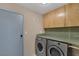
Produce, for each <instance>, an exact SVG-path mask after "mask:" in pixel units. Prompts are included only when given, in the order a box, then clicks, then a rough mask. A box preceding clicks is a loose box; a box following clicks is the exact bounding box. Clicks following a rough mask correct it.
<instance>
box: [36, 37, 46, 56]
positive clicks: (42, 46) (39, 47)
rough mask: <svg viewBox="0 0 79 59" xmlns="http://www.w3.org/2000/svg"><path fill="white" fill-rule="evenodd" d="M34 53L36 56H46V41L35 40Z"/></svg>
mask: <svg viewBox="0 0 79 59" xmlns="http://www.w3.org/2000/svg"><path fill="white" fill-rule="evenodd" d="M35 51H36V55H37V56H46V39H43V38H40V37H37V38H36V42H35Z"/></svg>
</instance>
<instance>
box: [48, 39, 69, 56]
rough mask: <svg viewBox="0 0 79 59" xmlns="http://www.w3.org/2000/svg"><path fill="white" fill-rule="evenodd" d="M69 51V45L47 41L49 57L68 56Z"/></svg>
mask: <svg viewBox="0 0 79 59" xmlns="http://www.w3.org/2000/svg"><path fill="white" fill-rule="evenodd" d="M67 50H68V45H67V44H65V43H61V42H57V41H53V40H47V56H67Z"/></svg>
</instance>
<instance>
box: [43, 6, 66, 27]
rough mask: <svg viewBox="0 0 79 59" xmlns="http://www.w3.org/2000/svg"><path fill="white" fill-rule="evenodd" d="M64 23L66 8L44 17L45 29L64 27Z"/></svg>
mask: <svg viewBox="0 0 79 59" xmlns="http://www.w3.org/2000/svg"><path fill="white" fill-rule="evenodd" d="M64 21H65V9H64V6H63V7H61V8H58V9H55V10H53V11H51V12H49V13H47V14H45V15H44V17H43V23H44V28H54V27H64Z"/></svg>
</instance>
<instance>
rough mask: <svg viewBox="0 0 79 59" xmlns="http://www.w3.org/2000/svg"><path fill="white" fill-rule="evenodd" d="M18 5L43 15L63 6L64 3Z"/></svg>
mask: <svg viewBox="0 0 79 59" xmlns="http://www.w3.org/2000/svg"><path fill="white" fill-rule="evenodd" d="M19 5H21V6H24V7H26V8H28V9H29V10H31V11H34V12H36V13H39V14H45V13H47V12H49V11H51V10H54V9H56V8H58V7H60V6H63V5H65V3H46V4H42V3H20V4H19Z"/></svg>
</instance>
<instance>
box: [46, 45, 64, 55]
mask: <svg viewBox="0 0 79 59" xmlns="http://www.w3.org/2000/svg"><path fill="white" fill-rule="evenodd" d="M47 55H48V56H64V53H63V51H62V50H61V49H60V48H59V47H57V46H49V47H48V51H47Z"/></svg>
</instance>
